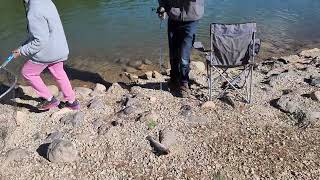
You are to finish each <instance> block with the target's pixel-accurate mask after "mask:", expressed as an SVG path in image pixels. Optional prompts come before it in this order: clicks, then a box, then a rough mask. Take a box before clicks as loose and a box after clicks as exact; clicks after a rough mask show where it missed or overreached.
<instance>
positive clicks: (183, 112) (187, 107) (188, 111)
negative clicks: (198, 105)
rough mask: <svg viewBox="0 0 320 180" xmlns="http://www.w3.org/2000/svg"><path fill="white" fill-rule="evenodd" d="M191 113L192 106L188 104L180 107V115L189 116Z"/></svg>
mask: <svg viewBox="0 0 320 180" xmlns="http://www.w3.org/2000/svg"><path fill="white" fill-rule="evenodd" d="M191 114H192V107H191V106H190V105H183V106H181V108H180V115H182V116H190V115H191Z"/></svg>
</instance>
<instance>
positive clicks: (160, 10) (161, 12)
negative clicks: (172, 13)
mask: <svg viewBox="0 0 320 180" xmlns="http://www.w3.org/2000/svg"><path fill="white" fill-rule="evenodd" d="M157 13H158V16H159V18H160V19H161V20H165V19H167V17H168V15H167V13H166V10H165V9H164V7H158V9H157Z"/></svg>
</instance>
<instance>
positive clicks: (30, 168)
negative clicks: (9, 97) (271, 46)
mask: <svg viewBox="0 0 320 180" xmlns="http://www.w3.org/2000/svg"><path fill="white" fill-rule="evenodd" d="M314 51H315V50H312V54H311V55H313V56H312V57H311V56H310V53H309V54H308V53H302V54H300V55H299V56H298V58H296V57H295V58H296V59H295V58H292V57H283V58H273V59H268V60H266V61H264V62H262V63H260V64H259V66H257V67H256V68H255V71H254V76H253V77H254V80H253V102H252V103H251V104H245V103H243V102H241V101H239V100H230V98H223V100H214V101H213V103H212V104H213V105H212V106H210V107H209V108H208V107H204V106H202V104H203V103H204V100H205V99H206V91H207V90H206V89H205V87H204V86H205V84H206V82H205V80H206V78H205V73H204V72H203V70H202V68H199V67H198V68H197V66H195V67H193V68H192V80H193V82H194V84H193V85H192V86H191V87H192V92H193V97H192V98H189V99H183V98H178V97H174V96H173V95H171V94H170V93H169V92H168V91H166V90H164V91H160V90H155V89H154V87H158V84H157V82H159V81H165V80H166V79H168V77H167V76H163V77H160V78H159V77H158V78H151V79H148V80H145V79H137V80H135V82H132V83H131V84H120V85H119V84H117V83H116V84H113V85H112V86H111V87H110V88H109V89H107V90H106V89H104V88H103V87H101V86H100V85H98V86H97V88H95V89H94V90H93V92H92V90H89V89H85V88H78V89H79V90H78V91H77V95H78V97H79V100H80V102H81V105H82V109H81V111H80V112H72V111H67V110H65V109H54V110H51V111H48V112H30V109H31V111H33V110H32V108H30V107H32V106H34V105H36V103H37V102H36V101H35V100H34V99H32V98H23V97H20V98H16V102H17V103H18V106H19V107H18V109H17V111H18V112H17V115H16V116H17V117H14V116H12V114H13V110H15V109H13V108H12V106H10V105H1V115H0V120H1V128H2V129H10V130H9V131H5V130H3V131H1V134H0V135H1V136H0V137H1V138H2V139H0V140H1V141H0V143H1V142H4V143H2V144H3V145H2V147H1V144H0V162H1V165H0V179H86V180H87V179H110V180H112V179H195V180H198V179H318V178H319V177H320V157H319V156H320V149H319V148H320V129H319V127H320V121H319V112H320V106H319V105H320V102H319V101H317V100H315V99H312V98H311V97H310V94H311V93H312V92H314V91H319V86H318V87H317V84H312V83H311V82H316V78H317V77H319V71H320V68H319V59H320V55H319V56H317V55H314V54H316V53H315V52H314ZM319 54H320V53H319ZM314 56H315V57H314ZM233 72H234V71H233ZM164 89H166V84H165V83H164ZM25 93H26V94H27V92H25ZM90 94H91V95H90ZM234 96H235V94H234V91H230V92H229V94H228V97H234ZM235 99H237V98H235ZM287 99H289V100H288V101H286V100H287ZM284 102H290V103H286V104H285V105H284V106H282V104H284ZM288 104H289V105H290V106H289V105H288ZM292 109H293V110H292ZM310 114H311V115H310ZM10 117H12V118H10ZM2 122H5V123H2ZM9 122H14V125H9V124H8V123H9ZM14 126H15V127H14ZM6 127H10V128H6ZM13 127H14V128H13ZM1 128H0V129H1ZM3 132H8V133H7V134H8V135H5V136H4V135H3V134H5V133H3ZM147 136H151V137H152V138H153V139H154V140H155V141H156V143H158V144H160V143H161V144H160V145H163V146H165V147H166V148H168V149H169V151H170V152H169V153H168V154H166V155H165V154H162V153H161V151H160V150H159V148H157V147H154V146H151V144H152V143H149V141H148V140H147V139H146V137H147ZM57 139H59V140H65V141H69V142H71V143H72V144H73V145H74V147H75V148H76V150H77V152H74V153H77V154H78V156H79V157H78V158H77V159H76V160H74V161H72V162H60V163H59V162H50V161H49V160H48V156H47V149H48V146H49V144H50V143H52V142H53V141H54V140H57ZM71 149H72V148H71ZM71 153H73V152H71ZM61 156H63V154H62V155H61Z"/></svg>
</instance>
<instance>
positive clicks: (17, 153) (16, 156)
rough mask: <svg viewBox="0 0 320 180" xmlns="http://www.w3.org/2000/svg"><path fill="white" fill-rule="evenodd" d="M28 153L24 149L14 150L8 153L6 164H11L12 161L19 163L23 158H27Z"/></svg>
mask: <svg viewBox="0 0 320 180" xmlns="http://www.w3.org/2000/svg"><path fill="white" fill-rule="evenodd" d="M27 156H28V153H27V151H26V150H24V149H12V150H10V151H8V152H7V154H6V160H5V163H9V162H12V161H19V160H21V159H23V158H26V157H27Z"/></svg>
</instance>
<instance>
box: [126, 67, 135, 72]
mask: <svg viewBox="0 0 320 180" xmlns="http://www.w3.org/2000/svg"><path fill="white" fill-rule="evenodd" d="M124 71H125V72H128V73H135V72H137V71H138V70H137V69H135V68H133V67H125V68H124Z"/></svg>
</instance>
